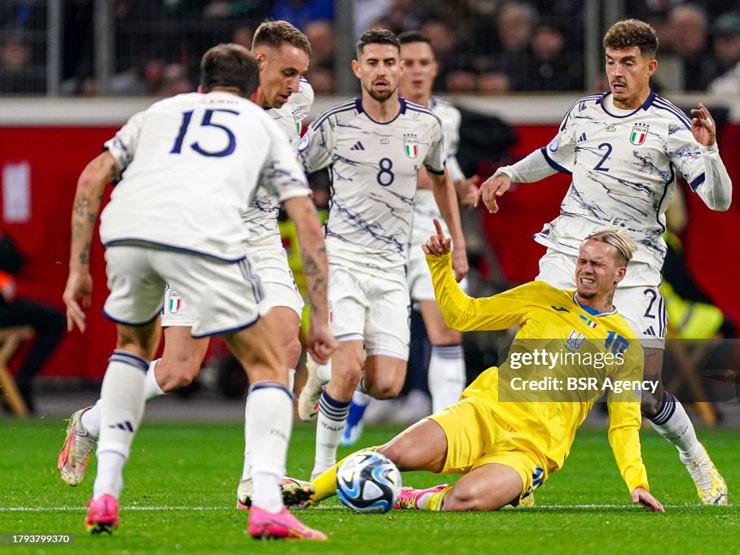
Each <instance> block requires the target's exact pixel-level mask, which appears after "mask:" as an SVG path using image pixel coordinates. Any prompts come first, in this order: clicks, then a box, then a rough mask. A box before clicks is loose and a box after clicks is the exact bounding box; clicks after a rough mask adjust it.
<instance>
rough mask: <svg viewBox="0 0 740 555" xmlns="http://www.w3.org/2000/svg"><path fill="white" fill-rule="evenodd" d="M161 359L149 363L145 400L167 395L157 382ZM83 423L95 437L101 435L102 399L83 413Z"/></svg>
mask: <svg viewBox="0 0 740 555" xmlns="http://www.w3.org/2000/svg"><path fill="white" fill-rule="evenodd" d="M159 360H160V359H157V360H153V361H152V362H150V363H149V368H148V370H147V371H146V376H144V400H145V401H149V400H151V399H154V398H155V397H161V396H162V395H166V393H165V392H164V391H162V389H161V388H160V387H159V384H158V383H157V380H156V377H155V372H154V368H155V367H156V366H157V363H158V362H159ZM82 425H83V426H84V427H85V429H86V430H87V431H88V433H90V434H92V435H94V436H95V437H99V436H100V399H98V401H97V402H96V403H95V404H94V405H93V406H92V407H90V408H89V409H88V410H86V411H85V412H83V413H82Z"/></svg>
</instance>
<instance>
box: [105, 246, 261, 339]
mask: <svg viewBox="0 0 740 555" xmlns="http://www.w3.org/2000/svg"><path fill="white" fill-rule="evenodd" d="M105 261H106V273H107V275H108V288H109V289H110V295H108V299H107V300H106V301H105V307H104V309H103V310H104V312H105V314H106V316H108V317H109V318H110V319H111V320H113V321H114V322H117V323H119V324H125V325H130V326H137V325H144V324H147V323H149V322H151V321H153V320H154V319H155V318H157V316H159V313H160V311H161V310H162V290H163V289H164V287H165V283H169V284H171V285H172V288H173V289H175V290H176V291H177V292H178V293H179V295H180V296H181V297H182V299H183V302H184V303H186V304H187V305H188V306H189V307H191V309H192V311H193V314H194V315H195V318H194V319H193V321H192V328H193V329H192V335H193V337H205V336H208V335H217V334H220V333H226V332H230V331H236V330H239V329H242V328H246V327H248V326H251V325H252V324H254V323H255V322H256V321H257V320H258V319H259V316H260V313H259V302H260V301H261V300H262V287H261V284H260V280H259V278H258V277H257V276H256V275H254V274H253V273H252V270H251V267H250V264H249V261H248V260H247V259H246V258H245V259H244V260H241V261H238V262H223V261H219V260H215V259H213V258H207V257H204V256H196V255H192V254H186V253H182V252H178V251H169V250H161V249H152V248H145V247H138V246H115V247H109V248H107V249H106V251H105Z"/></svg>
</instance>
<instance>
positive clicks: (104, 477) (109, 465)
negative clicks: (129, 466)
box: [93, 449, 127, 499]
mask: <svg viewBox="0 0 740 555" xmlns="http://www.w3.org/2000/svg"><path fill="white" fill-rule="evenodd" d="M96 455H97V457H98V473H97V475H96V476H95V485H94V486H93V499H97V498H98V497H100V496H101V495H105V494H108V495H112V496H113V497H115V498H116V499H118V498H119V497H121V490H123V466H124V465H125V464H126V459H127V456H126V455H124V454H123V453H121V452H120V451H116V450H113V449H106V450H105V451H101V450H100V449H98V452H97V454H96Z"/></svg>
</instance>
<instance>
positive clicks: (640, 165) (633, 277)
mask: <svg viewBox="0 0 740 555" xmlns="http://www.w3.org/2000/svg"><path fill="white" fill-rule="evenodd" d="M603 42H604V48H605V54H606V57H605V58H606V59H605V62H606V74H607V77H608V79H609V88H610V91H609V92H608V93H605V94H598V95H593V96H587V97H585V98H582V99H581V100H579V101H577V102H576V103H575V104H574V105H573V106H572V107H571V108H570V110H568V112H567V113H566V115H565V117H564V118H563V122H562V124H561V125H560V129H559V130H558V133H557V135H556V136H555V138H554V139H553V140H552V141H550V143H549V144H548V145H547V146H546V147H543V148H542V149H540V150H538V151H535V152H533V153H531V154H530V155H529V156H527V157H526V158H525V159H524V160H521V161H520V162H517V163H516V164H514V165H513V166H507V167H505V168H500V169H499V170H498V171H497V172H496V174H494V175H493V176H492V177H491V178H490V179H489V180H487V181H486V182H485V183H484V184H483V186H482V187H481V191H480V194H481V198H482V199H483V202H484V203H485V204H486V206H487V207H488V208H489V210H492V211H495V210H497V208H498V207H497V204H496V198H497V197H500V196H501V195H502V194H504V192H505V191H506V190H507V189H508V188H509V186H510V185H511V183H512V182H523V183H528V182H533V181H538V180H540V179H543V178H545V177H547V176H549V175H552V174H554V173H556V172H558V171H560V172H565V173H570V174H572V175H573V180H572V183H571V185H570V188H569V189H568V193H567V194H566V196H565V199H564V200H563V202H562V204H561V205H560V216H558V217H557V218H556V219H555V220H553V221H552V222H550V223H549V224H546V225H545V227H544V229H543V230H542V231H541V232H540V233H538V234H537V235H536V236H535V240H536V241H537V242H539V243H541V244H543V245H545V246H546V247H547V253H546V254H545V255H544V256H543V257H542V258H541V259H540V274H539V276H538V277H537V279H539V280H542V281H546V282H547V283H549V284H550V285H552V286H554V287H572V286H573V279H572V276H573V273H572V269H573V267H574V265H575V256H576V254H577V246H578V244H579V241H581V240H582V239H583V237H585V236H586V235H588V234H589V233H591V232H592V231H593V230H594V229H596V228H598V227H601V226H604V225H612V226H615V227H617V228H621V229H623V230H625V231H627V232H628V233H629V234H630V236H632V237H633V238H634V239H635V240H636V241H637V245H638V247H637V253H636V254H635V258H634V261H633V263H632V264H631V265H630V271H629V273H628V277H627V279H626V280H625V281H624V283H622V284H621V286H620V287H619V288H618V289H617V291H616V293H615V297H614V303H615V304H616V305H617V306H618V307H619V309H620V312H621V313H622V314H623V316H624V318H625V319H626V320H627V322H628V323H629V324H630V326H631V327H632V329H634V330H635V332H636V333H637V334H638V337H640V338H641V341H642V343H643V346H644V347H645V374H646V378H649V379H657V380H659V381H660V376H661V373H662V365H663V349H664V338H665V333H666V324H667V321H666V315H665V307H664V304H663V298H662V297H661V295H660V293H659V291H658V287H659V285H660V281H661V275H660V271H661V268H662V266H663V259H664V257H665V253H666V245H665V242H664V241H663V238H662V234H663V232H664V231H665V216H664V214H665V211H666V208H667V207H668V204H669V201H670V199H671V196H672V194H673V191H674V188H675V186H676V178H677V176H678V175H679V174H681V175H683V177H685V178H686V181H688V183H689V185H690V187H691V189H692V190H693V191H694V192H695V193H696V194H697V195H699V198H701V199H702V201H704V203H705V204H706V205H707V206H708V207H709V208H711V209H712V210H718V211H724V210H727V209H728V208H729V206H730V201H731V199H732V182H731V180H730V176H729V175H728V173H727V169H726V168H725V166H724V164H723V163H722V159H721V158H720V156H719V151H718V149H717V144H716V136H717V129H716V125H715V123H714V121H713V119H712V116H711V114H710V113H709V110H707V109H706V107H704V106H703V105H701V104H699V106H698V107H697V108H696V109H694V110H692V114H693V115H694V119H693V120H689V119H688V118H687V117H686V116H685V115H684V113H683V112H682V111H681V110H680V109H679V108H677V107H676V106H674V105H673V104H671V103H670V102H669V101H667V100H665V99H664V98H661V97H660V96H658V95H657V94H655V93H654V92H652V91H651V90H650V77H651V76H652V75H653V73H654V72H655V70H656V68H657V64H658V62H657V60H656V59H655V54H656V51H657V48H658V38H657V35H656V34H655V30H654V29H653V28H652V27H650V25H648V24H647V23H644V22H642V21H638V20H634V19H630V20H625V21H619V22H617V23H615V24H614V25H613V26H612V27H611V28H610V29H609V31H608V32H607V33H606V35H605V37H604V41H603ZM642 401H643V404H642V411H643V414H644V415H645V416H646V417H647V418H649V419H650V421H651V423H652V424H653V427H654V428H655V429H656V430H657V431H658V432H659V433H660V434H661V435H663V436H664V437H665V438H666V439H668V440H669V441H671V442H672V443H673V444H674V445H675V446H676V448H677V449H678V451H679V455H680V458H681V461H682V462H683V463H684V464H685V465H686V468H687V469H688V471H689V474H690V475H691V477H692V478H693V480H694V483H695V485H696V487H697V491H698V494H699V498H700V499H701V500H702V502H703V503H705V504H709V505H711V504H715V505H718V504H726V503H727V486H726V484H725V482H724V480H723V479H722V477H721V476H720V475H719V473H718V472H717V469H716V468H715V466H714V464H713V463H712V461H711V460H710V459H709V456H708V455H707V453H706V451H705V449H704V447H703V446H702V445H701V443H699V441H698V440H697V438H696V433H695V432H694V428H693V425H692V424H691V420H689V417H688V416H687V415H686V411H685V410H684V409H683V407H682V406H681V403H679V402H678V400H676V398H675V397H673V395H671V394H670V393H669V392H667V391H666V392H664V391H663V386H662V383H661V384H660V386H659V387H658V390H657V391H656V392H655V394H651V393H649V392H646V391H643V399H642Z"/></svg>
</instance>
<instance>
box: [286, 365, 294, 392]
mask: <svg viewBox="0 0 740 555" xmlns="http://www.w3.org/2000/svg"><path fill="white" fill-rule="evenodd" d="M294 387H295V368H288V391H290V392H291V393H293V388H294Z"/></svg>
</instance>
